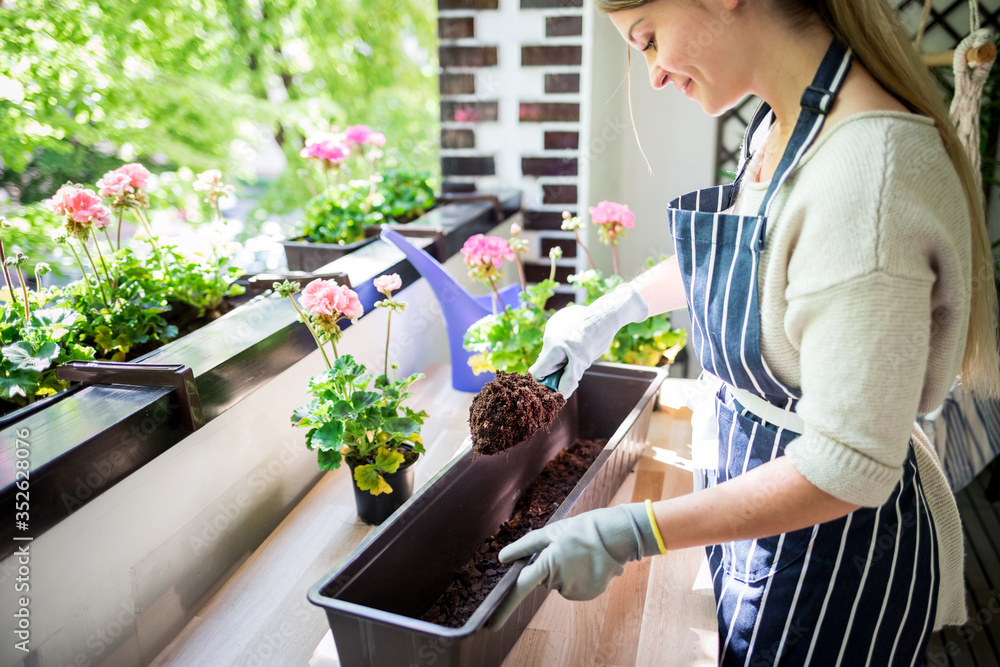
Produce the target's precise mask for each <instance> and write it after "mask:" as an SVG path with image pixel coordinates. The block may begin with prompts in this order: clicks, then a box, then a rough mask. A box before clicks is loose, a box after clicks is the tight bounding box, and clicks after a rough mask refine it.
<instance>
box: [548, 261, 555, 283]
mask: <svg viewBox="0 0 1000 667" xmlns="http://www.w3.org/2000/svg"><path fill="white" fill-rule="evenodd" d="M555 279H556V258H555V257H553V258H551V259H550V260H549V280H551V281H553V282H555Z"/></svg>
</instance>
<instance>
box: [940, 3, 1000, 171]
mask: <svg viewBox="0 0 1000 667" xmlns="http://www.w3.org/2000/svg"><path fill="white" fill-rule="evenodd" d="M969 23H970V28H971V32H970V33H969V36H968V37H966V38H965V39H963V40H962V42H961V43H960V44H959V45H958V47H956V49H955V59H954V61H953V63H952V67H953V68H954V70H955V97H954V99H952V101H951V114H950V115H951V122H952V123H953V124H954V125H955V128H956V129H957V130H958V137H959V139H960V140H961V141H962V145H963V146H964V147H965V151H966V153H968V155H969V159H970V160H971V161H972V165H973V167H975V171H976V177H977V179H978V180H979V181H980V186H982V182H981V181H982V176H981V172H980V168H981V165H982V158H981V156H980V154H979V142H980V138H979V114H980V111H981V109H982V104H983V88H984V86H985V85H986V79H987V77H989V75H990V70H991V69H992V68H993V63H994V62H996V55H995V54H994V56H993V58H992V59H990V60H989V61H987V62H983V63H979V62H976V63H970V62H969V59H968V54H969V51H970V50H972V49H978V48H979V47H981V46H984V45H987V44H993V40H994V37H993V31H992V30H990V29H989V28H987V29H982V28H981V27H980V26H981V19H980V16H979V2H978V1H977V0H969Z"/></svg>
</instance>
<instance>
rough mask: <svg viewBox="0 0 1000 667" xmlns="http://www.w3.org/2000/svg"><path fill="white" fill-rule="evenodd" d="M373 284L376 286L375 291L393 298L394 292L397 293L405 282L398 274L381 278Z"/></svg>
mask: <svg viewBox="0 0 1000 667" xmlns="http://www.w3.org/2000/svg"><path fill="white" fill-rule="evenodd" d="M373 283H374V285H375V289H377V290H378V291H379V292H381V293H382V294H385V295H386V296H388V297H391V296H392V292H395V291H396V290H398V289H399V288H400V287H402V286H403V281H402V280H401V279H400V277H399V274H398V273H392V274H389V275H384V276H379V277H378V278H376V279H375V280H374V281H373Z"/></svg>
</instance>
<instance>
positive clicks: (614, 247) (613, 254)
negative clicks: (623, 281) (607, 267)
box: [611, 243, 621, 276]
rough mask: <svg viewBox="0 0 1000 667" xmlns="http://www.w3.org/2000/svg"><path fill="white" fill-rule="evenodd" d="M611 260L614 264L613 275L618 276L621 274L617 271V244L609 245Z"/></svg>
mask: <svg viewBox="0 0 1000 667" xmlns="http://www.w3.org/2000/svg"><path fill="white" fill-rule="evenodd" d="M611 259H612V260H613V261H614V263H615V275H616V276H620V275H621V272H620V271H619V270H618V244H617V243H612V244H611Z"/></svg>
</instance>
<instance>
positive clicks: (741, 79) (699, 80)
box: [609, 0, 749, 116]
mask: <svg viewBox="0 0 1000 667" xmlns="http://www.w3.org/2000/svg"><path fill="white" fill-rule="evenodd" d="M738 4H739V0H653V2H650V3H648V4H646V5H643V6H641V7H636V8H634V9H625V10H622V11H617V12H614V13H612V14H610V15H609V16H610V17H611V22H612V23H613V24H614V26H615V28H617V29H618V32H619V33H621V36H622V37H623V38H624V39H625V41H626V42H628V43H629V45H630V46H632V47H634V48H636V49H637V50H639V51H640V52H641V53H642V55H643V56H644V57H645V59H646V67H647V68H648V69H649V79H650V83H651V84H652V86H653V88H654V89H657V90H659V89H660V88H664V87H665V86H666V85H667V84H669V83H672V84H674V86H675V87H676V88H677V90H679V91H681V92H682V93H684V94H685V95H686V96H687V97H688V98H690V99H693V100H697V102H698V103H699V104H700V105H701V108H702V109H703V110H704V111H705V113H707V114H709V115H712V116H718V115H719V114H722V113H724V112H725V111H726V110H727V109H730V108H732V107H733V106H735V105H736V104H737V103H738V102H739V101H740V100H742V99H743V98H744V97H745V96H746V94H747V93H748V92H749V85H748V83H749V82H748V81H747V77H746V76H741V75H740V62H741V61H740V57H739V52H740V49H739V46H738V45H739V44H740V43H741V40H740V39H739V37H740V35H739V34H738V31H737V30H736V29H735V24H737V23H738V21H737V16H736V13H735V12H734V10H735V9H736V7H737V5H738Z"/></svg>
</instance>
